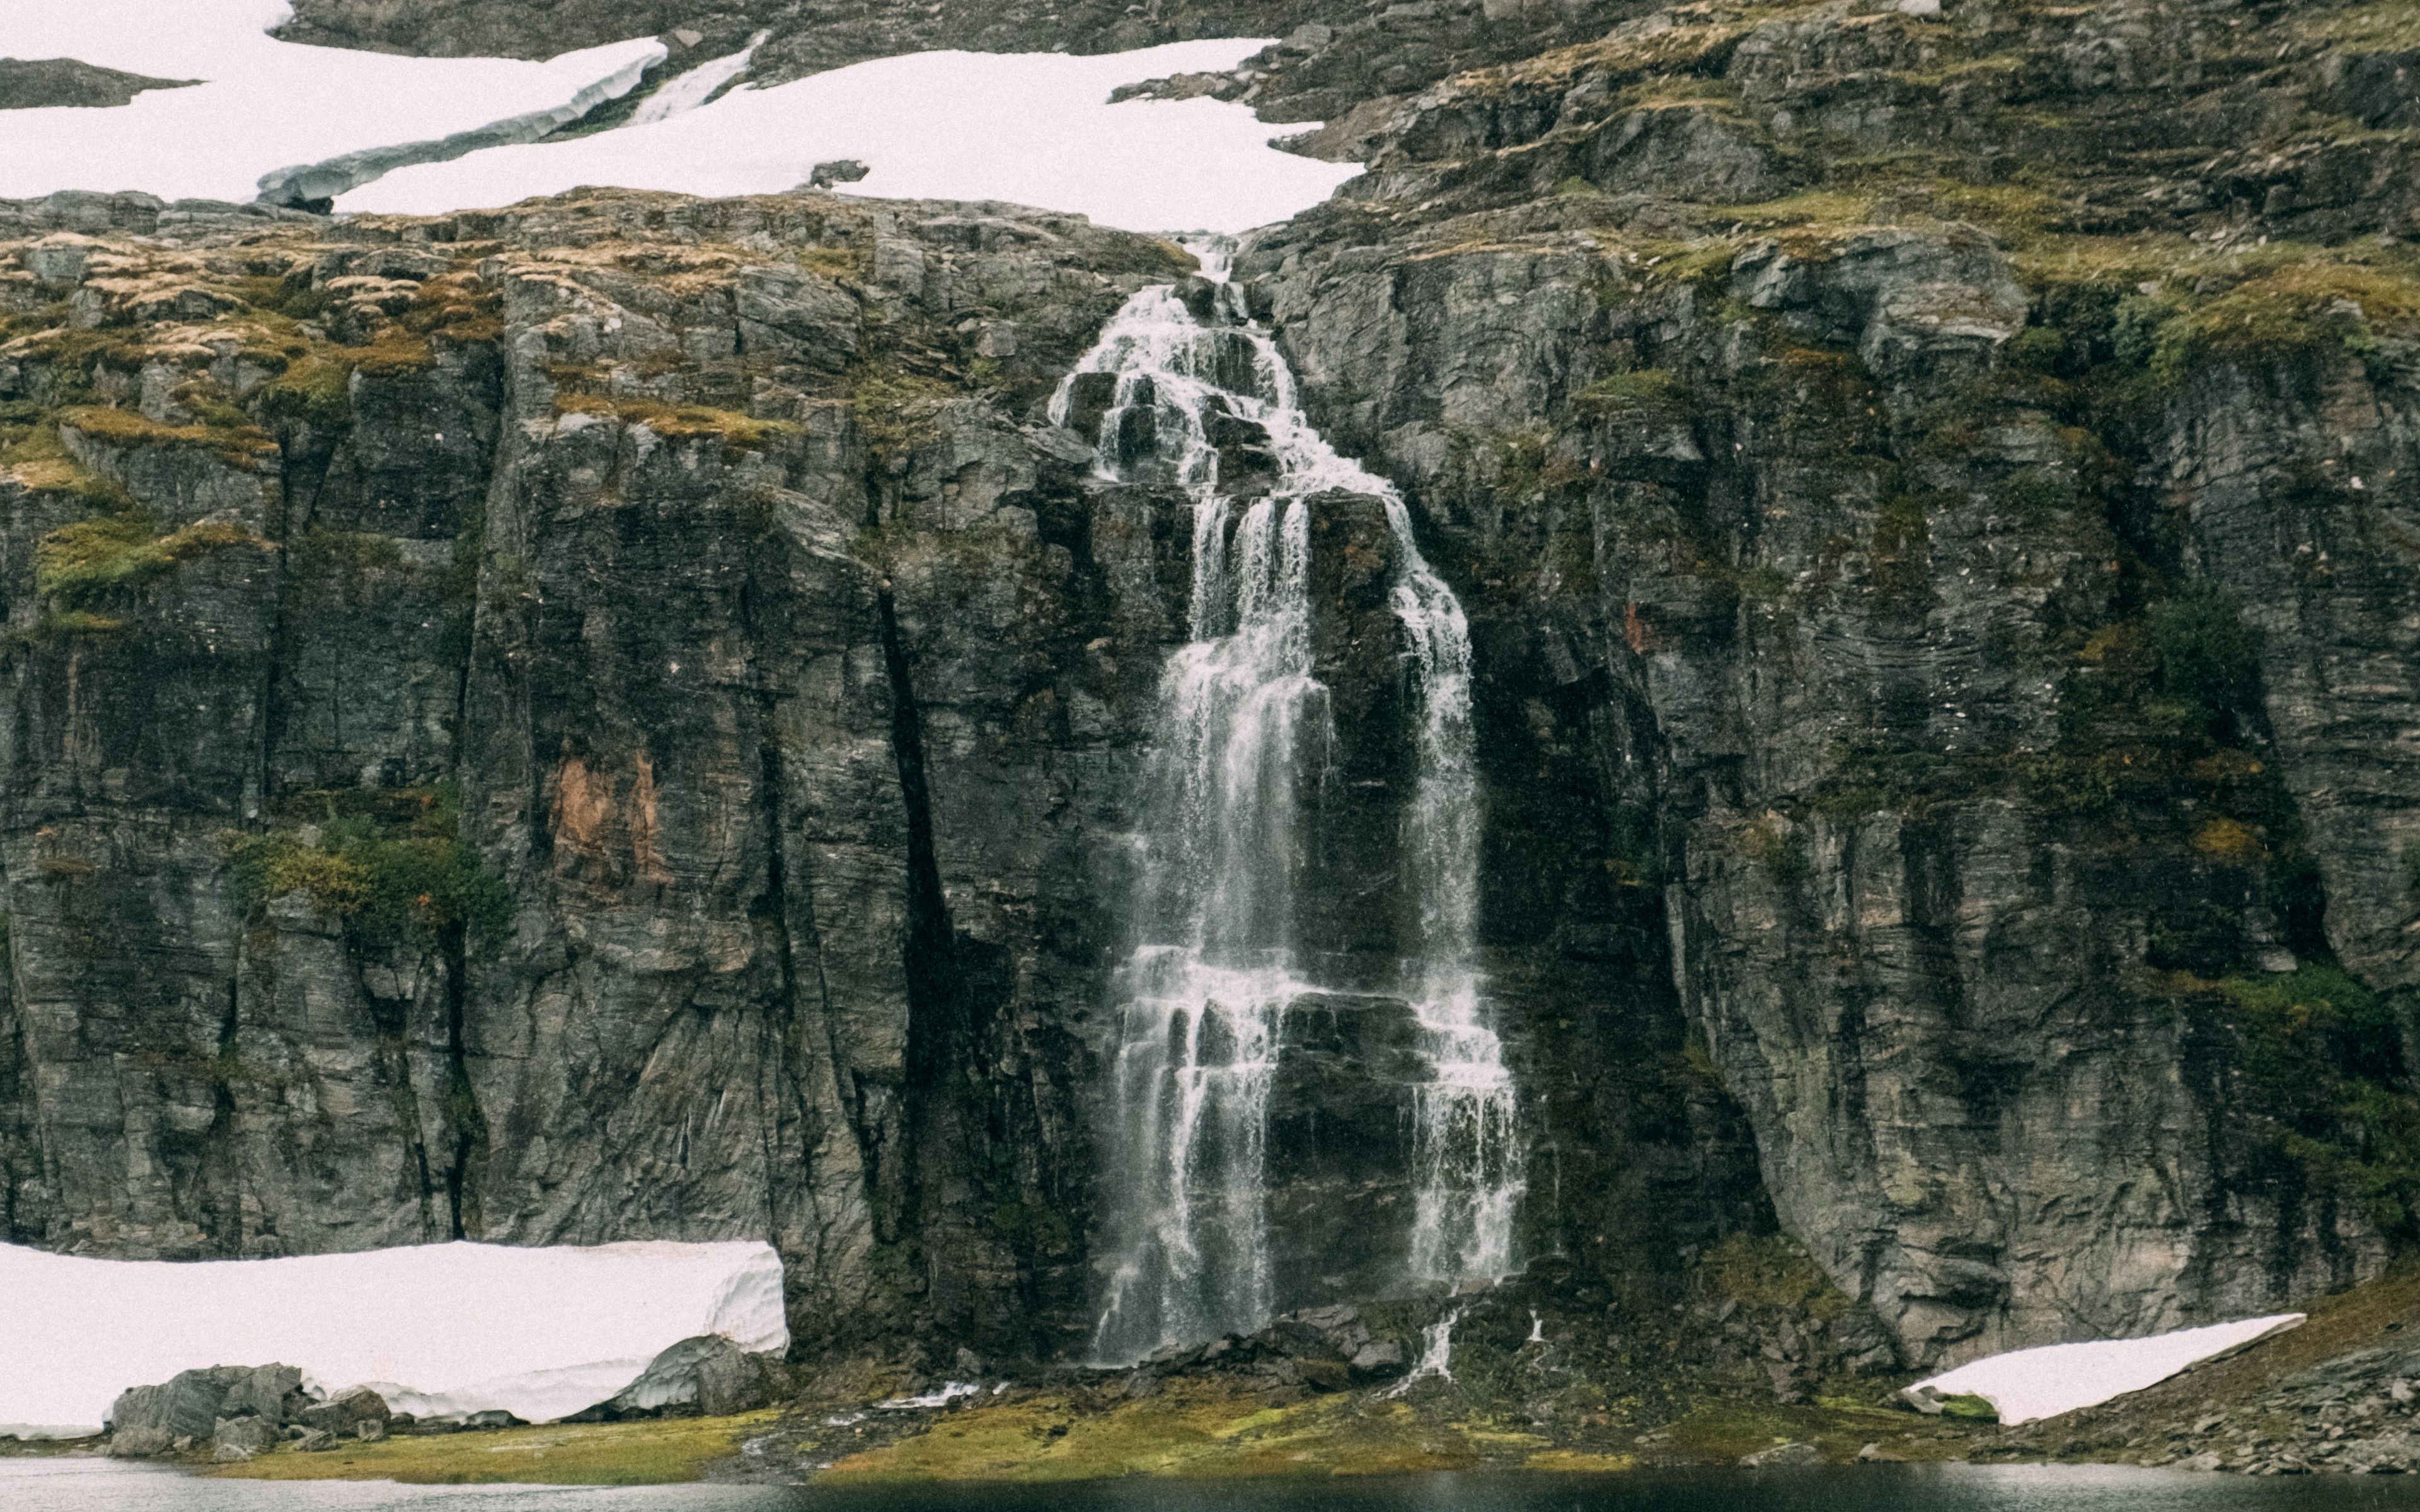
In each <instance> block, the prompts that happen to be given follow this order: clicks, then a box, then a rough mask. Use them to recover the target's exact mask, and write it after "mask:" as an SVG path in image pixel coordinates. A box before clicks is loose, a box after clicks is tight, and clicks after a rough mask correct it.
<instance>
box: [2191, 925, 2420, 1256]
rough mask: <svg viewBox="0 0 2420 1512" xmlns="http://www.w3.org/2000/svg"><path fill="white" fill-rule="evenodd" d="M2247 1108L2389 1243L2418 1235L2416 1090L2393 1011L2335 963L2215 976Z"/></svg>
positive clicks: (2390, 1001)
mask: <svg viewBox="0 0 2420 1512" xmlns="http://www.w3.org/2000/svg"><path fill="white" fill-rule="evenodd" d="M2218 994H2219V996H2220V997H2221V999H2222V1000H2223V1001H2224V1002H2225V1004H2226V1009H2227V1014H2228V1018H2229V1020H2230V1021H2231V1022H2232V1023H2233V1025H2234V1026H2235V1032H2236V1037H2237V1050H2236V1069H2237V1072H2238V1073H2239V1075H2240V1076H2241V1078H2242V1089H2243V1093H2244V1096H2245V1099H2246V1102H2247V1103H2248V1104H2249V1106H2250V1109H2251V1111H2253V1112H2255V1113H2257V1114H2259V1115H2262V1116H2264V1117H2267V1118H2269V1119H2273V1120H2274V1121H2275V1122H2276V1123H2277V1125H2278V1126H2279V1129H2280V1134H2281V1144H2282V1146H2283V1148H2284V1149H2285V1151H2286V1153H2288V1154H2289V1155H2291V1156H2293V1157H2295V1158H2296V1159H2297V1160H2300V1161H2301V1162H2302V1163H2303V1164H2304V1165H2306V1166H2308V1167H2309V1168H2310V1169H2311V1170H2312V1171H2313V1172H2314V1173H2315V1174H2319V1175H2322V1176H2325V1177H2327V1178H2329V1179H2331V1180H2333V1181H2334V1182H2335V1185H2337V1186H2338V1187H2339V1188H2340V1189H2342V1190H2344V1191H2345V1192H2347V1193H2349V1194H2350V1196H2354V1197H2355V1198H2357V1199H2358V1200H2359V1201H2360V1202H2361V1203H2362V1205H2363V1206H2364V1208H2365V1209H2366V1211H2368V1214H2369V1216H2370V1219H2371V1221H2372V1222H2374V1223H2376V1224H2377V1225H2378V1226H2379V1227H2380V1228H2381V1229H2383V1230H2384V1231H2385V1232H2386V1233H2387V1234H2389V1235H2390V1236H2391V1237H2393V1238H2395V1239H2396V1240H2397V1241H2398V1242H2404V1243H2411V1242H2414V1241H2420V1223H2415V1215H2420V1097H2415V1096H2414V1095H2413V1093H2412V1083H2411V1079H2410V1076H2409V1074H2408V1072H2407V1069H2406V1068H2405V1066H2404V1064H2403V1040H2402V1024H2401V1013H2400V1012H2399V1011H2398V1008H2397V1002H2396V1001H2395V999H2394V998H2392V997H2390V996H2388V995H2383V994H2381V993H2376V992H2373V991H2371V990H2370V989H2369V988H2368V987H2367V986H2366V985H2364V984H2363V983H2362V982H2361V981H2360V980H2357V979H2355V978H2354V977H2353V976H2351V975H2350V973H2348V972H2346V971H2345V970H2343V969H2342V968H2341V967H2338V966H2335V965H2330V964H2309V965H2304V966H2303V967H2301V968H2300V969H2299V970H2296V971H2292V972H2289V973H2286V974H2283V975H2279V976H2271V977H2235V978H2230V979H2228V980H2226V981H2223V982H2221V983H2219V984H2218Z"/></svg>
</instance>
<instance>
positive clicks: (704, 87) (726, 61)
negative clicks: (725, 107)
mask: <svg viewBox="0 0 2420 1512" xmlns="http://www.w3.org/2000/svg"><path fill="white" fill-rule="evenodd" d="M772 35H773V34H772V33H771V32H758V33H757V34H756V35H755V36H753V37H752V38H750V39H748V45H747V46H746V47H744V48H742V49H741V50H740V51H738V52H737V53H733V54H730V55H728V56H726V57H719V58H715V59H713V60H712V61H710V62H706V63H701V64H699V65H698V66H697V67H696V68H693V69H690V70H689V71H688V72H687V73H684V74H682V75H680V76H679V77H678V78H675V79H671V80H668V81H666V82H665V84H664V85H663V87H661V88H659V89H658V90H657V91H656V92H655V93H654V94H652V95H649V96H648V97H647V98H646V99H644V100H641V101H639V108H638V109H637V110H634V111H632V112H631V113H630V119H629V121H628V123H627V124H628V125H631V126H652V125H654V124H655V123H656V122H658V121H668V120H671V119H672V118H673V117H674V116H686V115H688V114H689V113H690V111H693V110H695V109H697V107H698V106H700V105H703V104H705V103H706V101H707V100H711V99H713V98H714V92H715V91H716V90H718V89H720V88H721V87H722V86H723V85H726V84H729V83H730V82H731V81H732V80H734V79H737V78H738V77H739V76H740V75H741V74H743V73H745V72H747V71H748V65H749V64H750V63H751V62H752V61H753V60H754V59H755V56H756V50H757V49H758V48H760V47H762V46H764V45H765V39H767V38H768V37H770V36H772Z"/></svg>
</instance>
